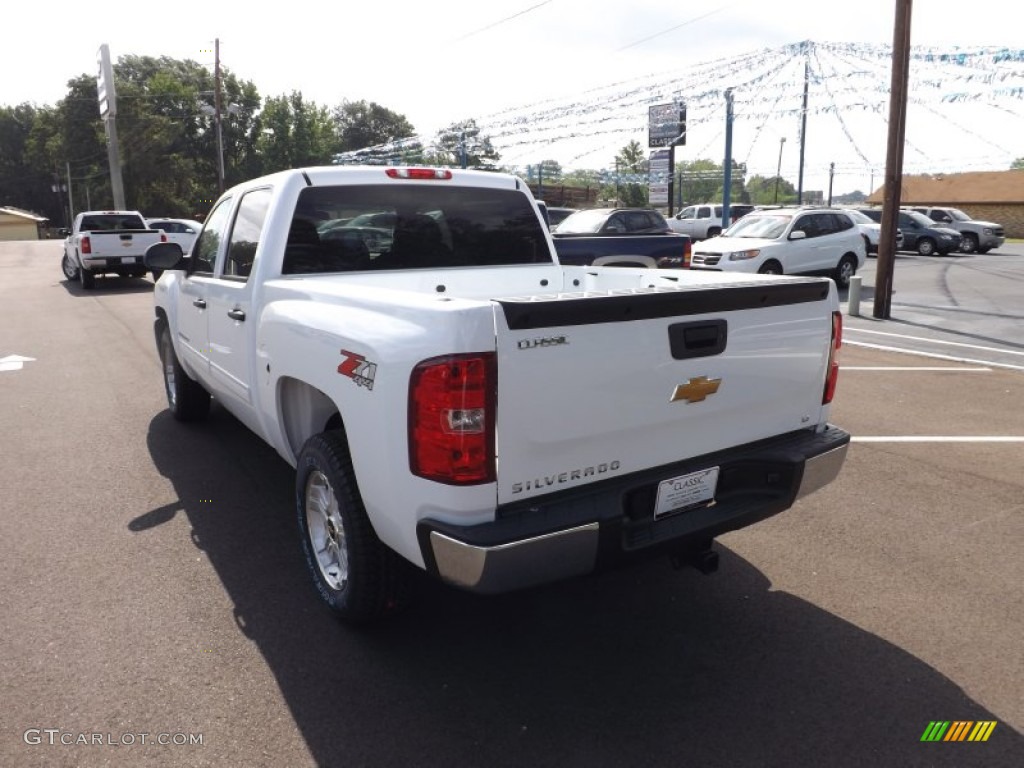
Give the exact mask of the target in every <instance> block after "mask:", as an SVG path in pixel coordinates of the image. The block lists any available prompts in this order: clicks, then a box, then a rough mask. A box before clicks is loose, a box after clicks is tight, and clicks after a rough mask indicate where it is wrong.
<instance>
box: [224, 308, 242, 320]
mask: <svg viewBox="0 0 1024 768" xmlns="http://www.w3.org/2000/svg"><path fill="white" fill-rule="evenodd" d="M228 317H230V318H231V319H232V320H245V312H243V311H242V310H240V309H229V310H228Z"/></svg>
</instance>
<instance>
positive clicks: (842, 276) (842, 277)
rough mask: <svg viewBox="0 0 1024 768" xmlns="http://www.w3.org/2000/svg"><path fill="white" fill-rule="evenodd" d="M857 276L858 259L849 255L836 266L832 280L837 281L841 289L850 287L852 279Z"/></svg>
mask: <svg viewBox="0 0 1024 768" xmlns="http://www.w3.org/2000/svg"><path fill="white" fill-rule="evenodd" d="M855 274H857V259H856V258H854V257H853V256H850V255H849V254H847V255H846V256H843V258H841V259H840V260H839V264H838V265H837V266H836V271H835V273H834V274H833V275H832V279H833V280H835V281H836V285H837V286H838V287H840V288H849V287H850V278H851V277H853V276H854V275H855Z"/></svg>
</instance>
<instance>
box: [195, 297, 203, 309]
mask: <svg viewBox="0 0 1024 768" xmlns="http://www.w3.org/2000/svg"><path fill="white" fill-rule="evenodd" d="M192 306H193V307H199V308H200V309H206V300H205V299H194V300H193V301H192Z"/></svg>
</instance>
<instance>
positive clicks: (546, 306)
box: [495, 279, 837, 504]
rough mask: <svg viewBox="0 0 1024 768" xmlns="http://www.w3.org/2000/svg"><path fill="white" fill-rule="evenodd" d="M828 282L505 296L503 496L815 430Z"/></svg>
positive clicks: (517, 497)
mask: <svg viewBox="0 0 1024 768" xmlns="http://www.w3.org/2000/svg"><path fill="white" fill-rule="evenodd" d="M830 286H831V283H830V282H829V281H828V280H821V279H808V280H800V279H781V280H773V281H771V282H759V283H756V284H753V283H743V284H737V285H734V286H728V287H726V286H720V287H715V288H713V289H707V288H700V287H697V288H694V287H679V288H651V289H637V290H625V291H609V292H602V293H597V294H595V293H576V294H572V293H569V294H557V295H554V294H553V295H550V296H539V297H538V296H533V297H524V298H522V299H518V298H506V299H496V300H495V328H496V334H497V353H498V411H497V438H496V439H497V456H498V502H499V504H504V503H509V502H513V501H521V500H523V499H526V498H529V497H531V496H537V495H541V494H546V493H552V492H557V491H562V490H567V489H570V488H573V487H576V486H580V485H584V484H587V483H592V482H595V481H597V480H601V479H608V478H611V477H614V476H619V475H623V474H628V473H631V472H636V471H640V470H645V469H649V468H652V467H657V466H661V465H665V464H670V463H672V462H677V461H680V460H683V459H686V458H690V457H694V456H700V455H703V454H707V453H711V452H713V451H718V450H722V449H725V448H728V447H731V446H736V445H741V444H745V443H749V442H752V441H755V440H759V439H763V438H767V437H772V436H776V435H780V434H784V433H787V432H792V431H794V430H798V429H806V428H813V427H814V426H816V425H817V424H818V423H819V421H820V420H821V416H822V410H821V409H822V404H821V401H822V391H823V386H824V382H825V372H826V368H827V364H828V356H829V345H830V338H831V323H832V310H833V309H836V308H837V307H835V306H833V304H834V303H835V299H834V298H831V299H830Z"/></svg>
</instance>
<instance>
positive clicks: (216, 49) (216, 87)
mask: <svg viewBox="0 0 1024 768" xmlns="http://www.w3.org/2000/svg"><path fill="white" fill-rule="evenodd" d="M213 122H214V124H215V125H216V126H217V189H218V190H219V191H220V193H221V194H224V136H223V134H222V132H221V117H220V38H219V37H218V38H216V39H215V40H214V41H213Z"/></svg>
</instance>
